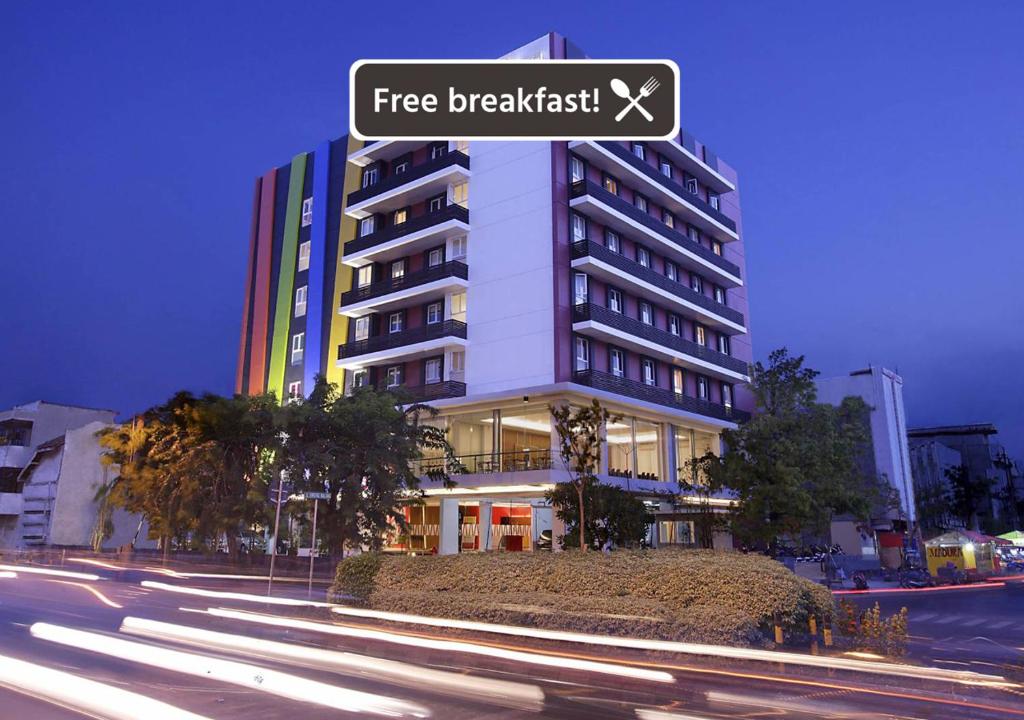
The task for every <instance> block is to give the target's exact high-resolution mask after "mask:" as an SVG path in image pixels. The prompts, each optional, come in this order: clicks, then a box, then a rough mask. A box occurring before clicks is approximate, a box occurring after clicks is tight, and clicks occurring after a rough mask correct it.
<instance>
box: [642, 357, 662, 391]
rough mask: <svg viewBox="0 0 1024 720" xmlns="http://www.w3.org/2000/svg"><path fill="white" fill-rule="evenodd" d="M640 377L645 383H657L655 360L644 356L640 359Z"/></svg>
mask: <svg viewBox="0 0 1024 720" xmlns="http://www.w3.org/2000/svg"><path fill="white" fill-rule="evenodd" d="M640 377H641V379H642V380H643V381H644V385H657V384H658V377H657V375H656V374H655V371H654V361H653V360H651V359H650V358H643V359H642V360H641V361H640Z"/></svg>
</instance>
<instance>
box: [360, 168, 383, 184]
mask: <svg viewBox="0 0 1024 720" xmlns="http://www.w3.org/2000/svg"><path fill="white" fill-rule="evenodd" d="M378 180H380V168H379V167H377V166H376V165H371V166H370V167H368V168H366V169H365V170H363V187H364V188H368V187H370V186H371V185H376V184H377V181H378Z"/></svg>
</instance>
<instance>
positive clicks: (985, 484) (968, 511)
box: [944, 465, 993, 530]
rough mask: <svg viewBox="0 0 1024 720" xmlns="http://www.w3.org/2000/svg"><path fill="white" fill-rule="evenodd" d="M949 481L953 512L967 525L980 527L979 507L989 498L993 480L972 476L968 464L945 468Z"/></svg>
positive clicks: (974, 528)
mask: <svg viewBox="0 0 1024 720" xmlns="http://www.w3.org/2000/svg"><path fill="white" fill-rule="evenodd" d="M944 474H945V476H946V479H947V480H948V481H949V484H950V490H951V493H950V494H951V499H952V508H953V512H954V513H955V514H956V516H957V517H958V518H960V520H962V521H963V523H964V526H965V527H969V528H971V529H973V530H977V529H978V508H979V507H980V506H981V504H982V503H983V502H984V501H985V500H987V499H988V497H989V493H990V492H991V489H992V484H993V481H992V480H991V479H989V478H987V477H980V478H978V477H972V476H971V473H970V471H969V470H968V468H967V466H966V465H955V466H953V467H948V468H946V469H945V471H944Z"/></svg>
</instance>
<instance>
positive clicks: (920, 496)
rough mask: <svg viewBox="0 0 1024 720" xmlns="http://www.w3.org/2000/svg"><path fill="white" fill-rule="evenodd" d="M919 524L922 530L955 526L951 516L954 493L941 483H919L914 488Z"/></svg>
mask: <svg viewBox="0 0 1024 720" xmlns="http://www.w3.org/2000/svg"><path fill="white" fill-rule="evenodd" d="M914 500H915V503H916V505H917V518H918V524H919V525H920V526H921V529H922V530H925V531H928V532H937V531H942V530H949V529H950V528H952V527H953V526H954V522H953V518H952V517H950V516H951V512H950V511H951V508H952V507H953V494H952V492H950V491H949V490H948V489H947V488H946V487H945V486H943V485H942V484H939V483H929V484H923V485H918V486H916V487H915V488H914Z"/></svg>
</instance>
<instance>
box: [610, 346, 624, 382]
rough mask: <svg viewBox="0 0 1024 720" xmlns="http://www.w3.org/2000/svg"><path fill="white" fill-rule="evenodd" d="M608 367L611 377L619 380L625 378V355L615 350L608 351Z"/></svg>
mask: <svg viewBox="0 0 1024 720" xmlns="http://www.w3.org/2000/svg"><path fill="white" fill-rule="evenodd" d="M608 367H609V368H610V369H611V371H612V375H614V376H615V377H619V378H624V377H626V355H625V353H623V352H622V351H621V350H619V349H617V348H612V349H611V350H609V351H608Z"/></svg>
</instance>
